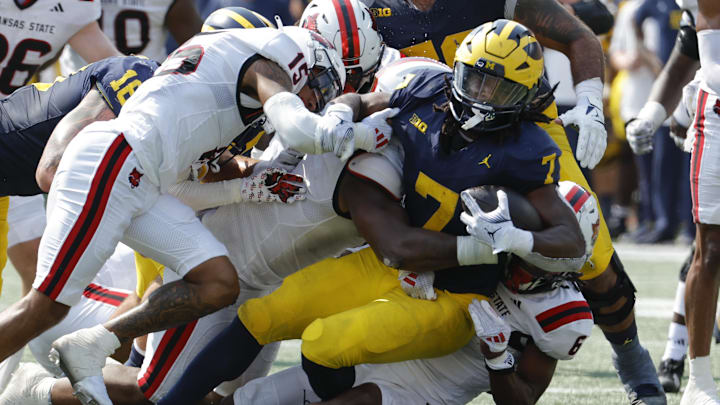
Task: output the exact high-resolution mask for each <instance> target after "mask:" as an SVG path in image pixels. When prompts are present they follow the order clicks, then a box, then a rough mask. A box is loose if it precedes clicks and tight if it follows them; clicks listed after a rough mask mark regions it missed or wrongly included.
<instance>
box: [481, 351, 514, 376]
mask: <svg viewBox="0 0 720 405" xmlns="http://www.w3.org/2000/svg"><path fill="white" fill-rule="evenodd" d="M485 367H486V368H487V369H488V371H493V372H499V373H512V372H515V357H513V355H512V353H510V352H509V351H507V350H505V351H504V352H503V354H501V355H499V356H497V357H494V358H492V359H488V358H487V357H486V358H485Z"/></svg>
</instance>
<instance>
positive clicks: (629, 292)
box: [582, 253, 637, 325]
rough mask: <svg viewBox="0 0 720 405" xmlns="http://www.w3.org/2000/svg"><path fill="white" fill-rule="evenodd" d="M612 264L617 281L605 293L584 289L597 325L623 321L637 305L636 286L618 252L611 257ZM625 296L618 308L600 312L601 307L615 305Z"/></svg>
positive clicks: (584, 294)
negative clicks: (608, 311) (623, 301)
mask: <svg viewBox="0 0 720 405" xmlns="http://www.w3.org/2000/svg"><path fill="white" fill-rule="evenodd" d="M610 264H612V268H613V269H614V271H615V273H616V274H617V281H615V285H614V286H613V287H612V288H611V289H610V290H609V291H607V292H605V293H600V294H598V293H594V292H590V291H583V292H582V293H583V296H585V299H586V300H587V302H588V305H590V309H591V310H592V313H593V319H594V320H595V324H597V325H615V324H617V323H620V322H622V321H623V320H624V319H625V318H627V316H628V315H630V313H631V312H632V310H633V308H634V307H635V292H636V291H637V290H636V289H635V286H634V285H633V283H632V281H630V277H629V276H628V275H627V273H626V272H625V268H624V267H623V264H622V262H621V261H620V258H619V257H618V256H617V253H613V255H612V258H611V259H610ZM623 297H625V298H626V301H625V303H624V304H623V305H622V306H621V307H620V308H618V309H616V310H614V311H613V312H610V313H600V309H602V308H605V307H609V306H613V305H614V304H615V303H616V302H618V301H619V300H620V299H621V298H623Z"/></svg>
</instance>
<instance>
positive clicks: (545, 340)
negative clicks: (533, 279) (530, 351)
mask: <svg viewBox="0 0 720 405" xmlns="http://www.w3.org/2000/svg"><path fill="white" fill-rule="evenodd" d="M568 287H569V286H568ZM541 294H542V293H541ZM541 305H542V307H540V308H538V307H536V308H537V309H536V312H534V313H533V318H534V319H532V320H531V322H532V323H533V328H532V331H531V335H532V338H533V340H534V341H535V345H536V346H537V347H538V349H540V350H541V351H542V352H543V353H545V354H547V355H548V356H550V357H552V358H554V359H558V360H570V359H572V358H573V357H574V356H575V354H576V353H577V352H578V350H580V348H581V347H582V344H583V342H584V341H585V339H586V338H587V337H588V336H590V333H591V332H592V328H593V317H592V312H591V310H590V306H589V305H588V303H587V301H585V299H584V298H583V296H582V294H581V293H580V292H579V291H578V290H577V289H574V288H573V287H569V288H563V287H558V288H556V289H555V290H553V291H552V292H551V293H549V294H548V296H547V299H546V300H544V301H542V304H541Z"/></svg>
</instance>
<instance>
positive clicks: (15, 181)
mask: <svg viewBox="0 0 720 405" xmlns="http://www.w3.org/2000/svg"><path fill="white" fill-rule="evenodd" d="M157 67H158V64H157V62H154V61H152V60H150V59H145V58H140V57H136V56H117V57H112V58H108V59H104V60H102V61H99V62H96V63H93V64H90V65H87V66H85V67H83V68H82V69H80V70H79V71H77V72H75V73H73V74H71V75H69V76H68V77H62V76H60V77H58V78H57V79H55V82H53V83H35V84H31V85H28V86H24V87H21V88H19V89H17V90H16V91H15V92H13V93H12V94H11V95H10V96H8V97H7V98H5V99H2V100H0V196H6V195H35V194H40V193H42V190H40V188H39V187H38V185H37V182H36V181H35V169H36V168H37V165H38V162H39V161H40V156H42V152H43V149H44V148H45V144H46V143H47V141H48V138H49V137H50V134H51V133H52V131H53V129H55V125H57V123H58V122H59V121H60V120H61V119H62V118H63V117H64V116H65V115H66V114H67V113H69V112H70V111H71V110H72V109H74V108H75V107H76V106H77V105H78V104H79V103H80V101H81V100H82V99H83V97H85V95H86V94H87V93H88V92H89V91H90V90H91V89H93V88H96V89H98V90H99V91H100V92H101V93H102V95H103V97H104V98H105V101H106V102H107V104H108V106H109V107H110V109H111V110H112V111H113V112H114V113H115V115H118V114H119V113H120V108H121V107H122V105H123V104H124V103H125V100H127V99H128V97H130V96H131V95H132V94H133V93H134V92H135V89H136V88H137V87H138V86H139V85H140V83H142V82H143V81H145V80H146V79H148V78H150V77H152V75H153V72H154V71H155V69H156V68H157Z"/></svg>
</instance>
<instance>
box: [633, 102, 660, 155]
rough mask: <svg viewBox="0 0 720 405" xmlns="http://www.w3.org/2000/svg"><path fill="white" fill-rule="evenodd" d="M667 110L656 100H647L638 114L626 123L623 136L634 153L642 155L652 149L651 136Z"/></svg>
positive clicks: (658, 126)
mask: <svg viewBox="0 0 720 405" xmlns="http://www.w3.org/2000/svg"><path fill="white" fill-rule="evenodd" d="M666 116H667V112H666V111H665V108H664V107H663V106H662V105H661V104H660V103H658V102H656V101H648V102H647V103H645V105H644V106H643V108H642V109H641V110H640V112H639V113H638V116H637V117H636V118H634V119H632V120H630V121H629V122H628V123H627V126H626V127H625V137H626V138H627V141H628V143H629V144H630V148H631V149H632V150H633V152H635V154H636V155H644V154H646V153H650V152H651V151H652V150H653V136H654V135H655V132H657V130H658V128H660V125H662V123H663V121H665V117H666Z"/></svg>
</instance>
